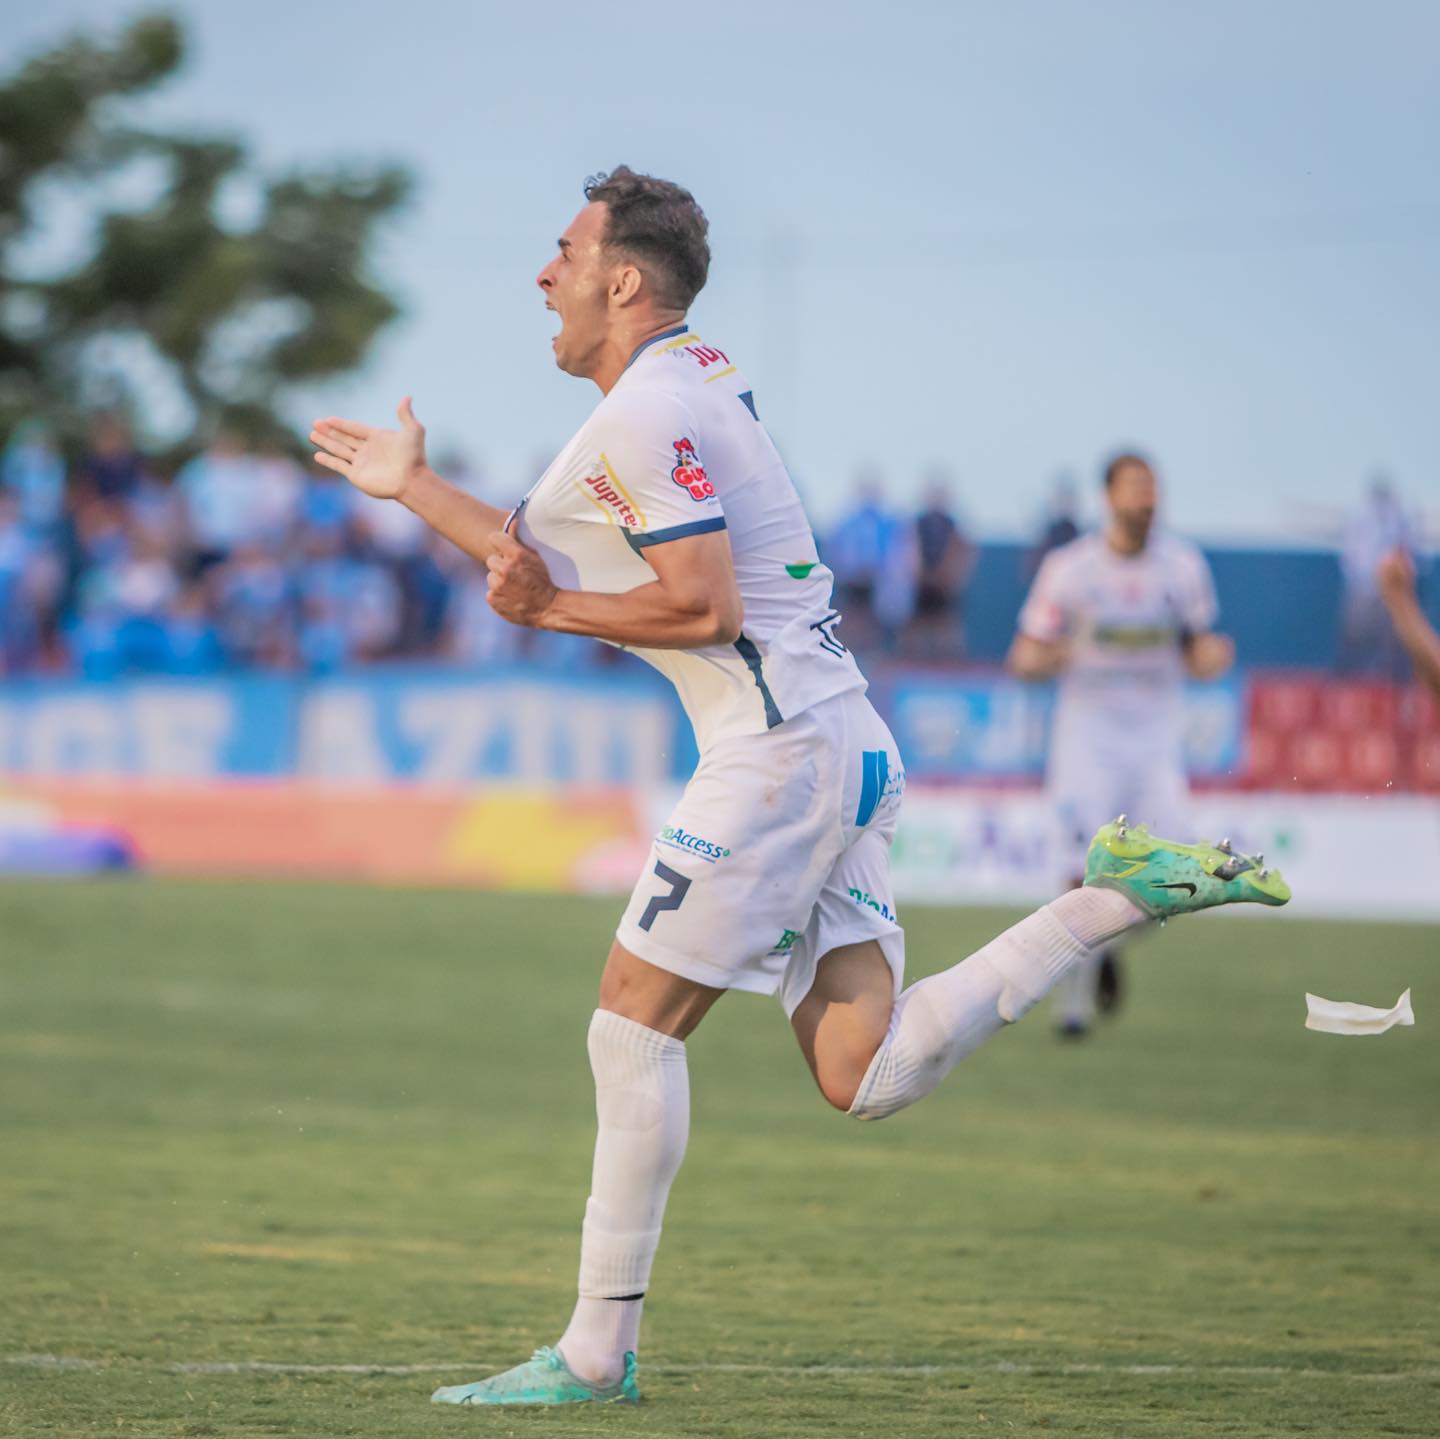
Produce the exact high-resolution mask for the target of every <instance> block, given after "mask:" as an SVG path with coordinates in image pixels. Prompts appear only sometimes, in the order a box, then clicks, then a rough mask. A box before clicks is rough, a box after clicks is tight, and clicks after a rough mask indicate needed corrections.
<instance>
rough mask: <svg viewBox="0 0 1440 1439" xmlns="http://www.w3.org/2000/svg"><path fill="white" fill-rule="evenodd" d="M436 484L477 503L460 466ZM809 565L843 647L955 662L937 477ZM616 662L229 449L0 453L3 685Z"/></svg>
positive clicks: (113, 428) (408, 521)
mask: <svg viewBox="0 0 1440 1439" xmlns="http://www.w3.org/2000/svg"><path fill="white" fill-rule="evenodd" d="M443 469H444V472H445V473H446V474H447V477H449V478H451V479H453V480H456V481H457V482H458V483H461V484H462V485H467V486H469V487H471V488H474V484H473V481H472V480H470V479H469V478H467V476H466V474H465V471H464V467H463V466H462V465H460V464H459V463H458V462H455V461H453V460H452V461H450V462H448V463H447V464H445V465H444V466H443ZM822 550H823V552H824V557H825V559H826V561H827V563H828V564H829V565H830V566H831V568H832V569H833V570H834V572H835V576H836V604H837V606H838V607H839V608H840V609H841V610H842V611H843V612H844V614H845V624H846V639H847V642H849V643H851V644H852V645H853V646H855V647H856V648H860V649H874V648H881V649H884V650H887V651H891V652H894V653H897V654H904V655H907V656H910V657H913V658H918V659H938V660H943V659H958V658H960V657H961V656H962V655H963V652H964V597H965V591H966V587H967V585H968V583H969V579H970V574H971V571H972V569H973V566H974V561H975V554H976V551H975V546H974V544H973V543H972V542H971V541H970V540H969V539H968V538H967V536H966V535H965V533H964V531H963V529H962V528H961V525H960V523H959V521H958V519H957V518H956V517H955V515H954V514H953V512H952V506H951V501H950V496H949V494H948V491H947V489H946V487H945V485H944V482H943V481H942V480H940V479H939V478H936V479H935V480H934V481H933V482H932V483H931V485H930V488H929V492H928V495H927V499H926V503H925V505H924V508H923V510H922V512H921V513H920V514H919V515H918V516H915V515H901V514H899V513H897V512H896V511H894V510H893V509H891V508H890V507H888V506H887V505H886V503H885V502H884V500H883V497H882V491H881V487H880V485H879V482H878V480H877V479H873V478H872V479H866V480H864V481H862V483H861V485H860V488H859V491H858V494H857V496H856V499H855V501H854V503H853V505H852V506H851V508H850V509H849V510H848V511H847V512H846V513H845V515H844V516H843V517H842V518H841V519H840V521H839V523H838V524H837V525H836V526H835V528H834V529H833V531H832V532H831V533H830V534H829V536H828V537H824V539H823V543H822ZM611 654H613V652H611V651H608V650H606V648H605V647H603V646H596V645H593V644H592V643H591V642H589V641H586V640H578V639H574V638H572V637H569V636H561V635H551V634H541V633H536V632H534V631H527V630H521V629H517V628H515V627H514V626H512V625H508V624H506V623H505V622H504V621H503V620H501V619H499V618H498V616H496V615H495V614H494V613H493V611H491V609H490V608H489V606H488V605H487V604H486V602H485V574H484V571H483V570H481V569H479V568H478V567H477V566H476V565H474V564H473V563H471V562H470V561H469V560H467V559H466V558H465V557H464V556H463V555H461V554H460V553H459V552H458V551H457V550H455V549H454V548H453V547H452V546H450V545H448V544H446V543H445V542H444V541H442V540H440V539H438V538H437V537H436V536H435V535H433V534H432V533H431V532H430V531H429V530H428V529H427V528H426V526H425V525H424V524H423V523H422V522H421V521H420V520H418V519H416V517H415V516H414V515H412V514H411V513H410V512H409V511H408V510H406V509H405V508H403V507H402V506H400V505H393V504H382V503H379V502H376V501H373V500H369V499H367V498H365V497H364V496H363V495H360V494H358V493H356V492H355V491H354V490H353V489H352V488H351V487H350V486H349V485H348V484H347V483H346V482H345V481H344V480H342V479H340V478H338V477H337V476H334V475H329V474H326V473H325V472H323V471H317V470H314V469H306V468H303V467H302V466H300V465H299V464H297V463H296V461H295V460H294V459H293V458H292V457H291V456H290V455H289V454H287V453H284V452H281V451H278V450H276V451H270V452H265V451H255V450H253V449H251V448H249V447H248V446H247V445H246V444H245V443H244V441H243V440H242V439H241V438H240V437H239V436H238V435H236V434H233V433H228V432H223V431H222V432H221V433H219V434H217V435H216V436H215V439H214V441H213V443H212V444H211V445H210V446H209V447H208V448H207V449H206V450H204V451H203V452H202V453H200V454H199V455H197V456H196V457H195V458H194V459H192V460H190V461H189V462H188V463H186V464H184V465H182V466H181V467H180V468H179V469H178V470H176V471H174V472H173V473H165V472H164V471H163V470H162V469H161V468H160V467H159V466H158V465H157V464H156V462H154V461H153V460H152V459H150V458H147V456H146V455H144V454H143V453H142V452H141V451H140V450H139V449H138V448H137V447H136V444H135V441H134V439H133V437H132V435H131V433H130V431H129V429H128V428H127V426H126V424H125V423H124V421H123V420H122V419H120V418H119V417H118V416H115V415H108V414H107V415H100V416H98V417H96V419H95V420H94V422H93V424H92V425H91V428H90V432H89V436H88V442H87V445H86V449H85V453H84V454H83V456H82V457H81V459H80V460H79V461H78V463H75V464H73V465H67V464H66V462H65V460H64V459H63V458H62V456H61V454H60V453H59V451H58V450H57V449H56V447H55V445H54V443H53V442H52V440H51V438H50V436H49V435H48V434H47V432H46V431H45V429H44V428H43V427H42V426H40V425H38V424H29V425H23V426H21V427H20V428H19V429H18V430H17V431H16V432H15V433H14V435H13V436H12V437H11V440H10V443H9V444H8V445H7V446H6V448H5V450H4V452H3V454H0V673H5V674H11V675H14V674H23V673H28V672H35V671H49V672H57V671H58V672H68V673H79V674H83V675H87V676H91V677H96V678H103V677H108V676H113V675H117V674H126V673H163V674H177V675H184V674H204V673H209V672H212V671H215V670H218V669H236V668H265V669H280V670H303V671H309V672H312V673H314V672H320V673H323V672H328V671H333V670H338V669H342V668H344V667H346V666H348V665H351V664H354V663H357V662H364V661H373V660H382V659H397V658H399V659H415V660H423V659H447V660H453V661H459V662H462V663H466V662H468V663H491V664H493V663H497V662H505V661H509V660H524V661H525V662H526V663H530V664H535V663H539V664H541V665H552V666H554V667H557V668H561V667H563V668H570V667H573V666H574V665H575V664H577V663H594V664H604V663H606V660H607V657H608V656H610V655H611Z"/></svg>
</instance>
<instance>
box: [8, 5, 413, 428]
mask: <svg viewBox="0 0 1440 1439" xmlns="http://www.w3.org/2000/svg"><path fill="white" fill-rule="evenodd" d="M184 52H185V46H184V35H183V33H182V31H181V28H180V26H179V24H178V23H177V22H176V21H175V20H173V19H171V18H169V17H167V16H164V15H150V16H145V17H142V18H140V19H138V20H136V21H135V22H134V23H132V24H131V25H130V26H129V28H128V29H127V30H125V32H124V33H123V34H122V35H120V36H119V37H118V39H116V40H114V41H113V42H111V43H109V44H101V43H97V42H96V41H93V40H90V39H85V38H81V39H75V40H72V41H70V42H68V43H67V44H64V45H62V46H60V47H58V48H56V49H54V50H52V51H50V52H49V53H47V54H43V55H40V56H38V57H37V58H35V59H32V60H31V61H29V62H28V63H27V64H25V65H24V66H23V67H22V68H21V69H20V70H19V71H18V72H17V73H15V74H14V75H12V76H11V77H9V78H8V79H7V80H4V81H0V438H3V436H4V435H5V434H8V433H9V431H10V429H11V428H12V427H13V426H14V425H15V424H16V423H18V422H19V421H20V420H23V419H25V418H28V417H37V416H38V417H41V418H44V419H46V420H47V421H49V422H50V423H51V424H52V425H53V426H54V427H55V428H56V429H57V430H58V431H59V432H60V433H61V434H62V435H64V436H74V435H75V434H77V433H78V430H79V428H80V426H81V424H82V423H83V417H84V415H85V413H86V412H87V411H88V410H92V409H94V408H97V407H102V406H103V407H109V406H114V405H117V404H118V405H123V406H126V407H128V408H130V409H132V410H133V411H134V412H135V418H136V419H137V421H138V422H139V423H140V425H141V427H142V429H143V428H146V427H147V426H148V427H149V428H150V429H151V430H152V431H157V430H164V429H169V430H170V431H171V433H170V434H168V435H167V436H166V438H167V439H168V440H169V441H170V442H171V443H173V444H177V445H178V446H179V447H180V448H185V447H188V446H189V445H193V444H195V443H199V442H200V441H201V440H203V439H204V437H205V436H206V435H207V434H208V433H209V432H210V431H211V430H212V429H213V428H214V427H215V426H216V425H217V424H219V423H221V422H222V420H223V421H224V422H225V423H227V424H232V425H237V424H238V425H239V426H240V427H241V428H243V429H245V430H247V431H249V432H250V433H251V435H252V436H253V437H255V438H257V439H258V438H266V437H268V436H273V435H278V434H283V433H284V432H285V430H286V429H287V428H288V427H287V426H286V425H285V424H284V422H283V421H282V420H281V418H280V417H279V415H278V413H277V409H278V406H279V404H280V403H281V402H282V399H283V395H284V391H285V389H286V387H287V386H292V385H295V384H298V383H301V382H305V381H309V380H314V379H317V378H319V377H322V376H327V375H333V374H336V373H338V372H341V371H345V370H348V369H351V368H353V367H354V366H355V365H356V364H358V363H359V362H360V361H361V359H362V358H363V357H364V355H365V354H366V351H367V350H368V348H369V346H370V344H371V342H372V340H373V339H374V337H375V335H376V333H377V332H378V331H379V330H380V329H381V328H382V327H383V326H384V325H385V324H386V323H387V322H388V321H390V320H391V319H393V318H394V317H395V315H396V314H397V313H398V310H397V306H396V303H395V301H394V300H393V299H392V298H391V297H390V296H389V295H387V294H386V293H385V292H384V291H383V290H382V289H381V288H380V287H379V286H378V285H377V284H376V283H375V282H374V280H373V279H372V278H371V276H370V274H369V272H368V260H369V256H370V252H371V250H372V248H373V243H374V234H375V229H376V226H377V223H378V222H380V221H381V220H383V219H384V218H385V217H386V216H388V215H390V214H391V213H393V212H394V211H395V210H396V209H397V208H399V207H400V206H401V205H402V204H403V202H404V201H405V199H406V197H407V194H408V192H409V188H410V180H409V177H408V175H407V174H406V172H405V171H403V170H402V169H399V168H395V167H372V168H367V169H359V168H350V169H346V168H338V169H336V168H332V169H329V170H314V171H306V172H295V173H289V174H283V175H274V176H267V175H263V174H260V173H258V172H257V170H256V168H255V166H254V165H253V164H252V163H251V161H250V159H249V157H248V155H247V152H246V148H245V145H244V144H243V143H242V142H241V141H239V140H237V139H234V138H229V137H219V136H203V135H202V136H194V135H180V134H171V133H159V132H156V131H154V130H149V129H145V128H140V127H136V126H133V125H130V124H127V123H126V120H125V111H126V109H127V101H128V100H129V99H130V97H134V96H137V95H140V94H142V93H144V92H146V91H148V90H150V89H152V88H153V87H155V86H156V85H158V84H159V83H160V82H162V81H163V80H165V79H166V78H167V77H169V76H171V75H173V74H174V73H175V72H176V70H177V69H178V68H179V67H180V65H181V63H182V61H183V59H184ZM128 108H131V109H133V108H134V107H133V105H131V106H128ZM136 193H139V194H140V195H141V198H140V199H139V200H138V201H137V200H136V198H135V197H136ZM237 197H239V198H240V199H241V200H242V201H243V200H246V199H248V211H249V216H248V218H247V220H246V221H244V222H241V223H237V222H235V221H234V220H233V219H231V218H229V217H230V216H231V215H232V214H233V213H234V212H235V210H236V209H237V205H236V204H235V203H234V202H235V201H236V199H237ZM60 199H63V200H64V202H65V205H64V208H65V211H66V213H67V214H74V213H76V212H77V211H79V212H81V213H84V214H86V215H88V216H90V217H91V218H92V220H93V223H94V231H93V237H92V239H91V241H90V243H89V246H88V252H87V253H86V254H85V255H84V256H83V258H82V259H80V260H79V261H78V263H72V264H68V265H67V264H60V265H58V266H55V265H52V264H50V263H48V257H47V255H46V254H45V253H44V252H45V249H46V245H45V237H46V233H47V231H46V226H47V223H49V222H50V221H51V218H52V212H53V210H54V209H55V208H56V206H57V201H59V200H60ZM239 208H247V207H246V206H243V205H242V206H240V207H239ZM37 251H38V252H39V253H38V254H37ZM160 411H165V412H166V413H167V414H168V415H169V416H170V417H171V418H170V421H169V423H168V424H167V423H165V422H164V421H163V420H162V419H161V418H160V415H159V412H160ZM176 415H178V416H179V417H180V418H179V425H178V430H177V426H176V424H175V418H174V417H175V416H176Z"/></svg>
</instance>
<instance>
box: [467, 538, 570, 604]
mask: <svg viewBox="0 0 1440 1439" xmlns="http://www.w3.org/2000/svg"><path fill="white" fill-rule="evenodd" d="M490 546H491V553H490V557H489V558H488V559H487V560H486V561H485V568H486V569H488V570H489V571H490V575H489V579H488V581H487V583H488V585H489V591H490V592H489V594H488V596H487V598H488V599H489V601H490V608H491V609H492V610H494V611H495V613H496V614H497V615H499V616H501V618H502V619H507V620H509V621H510V623H511V624H515V625H531V626H536V625H539V624H540V622H541V620H542V619H543V617H544V615H545V611H546V610H548V609H549V608H550V606H551V604H553V603H554V600H555V595H556V593H557V590H556V587H555V586H554V585H553V584H552V583H551V582H550V572H549V571H548V570H547V569H546V568H545V561H544V560H542V559H541V558H540V556H539V555H537V554H536V553H535V551H534V550H532V549H530V548H529V547H528V546H526V545H522V544H521V543H520V541H519V540H516V539H512V538H511V536H509V535H507V534H504V533H501V534H495V535H491V536H490Z"/></svg>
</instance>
